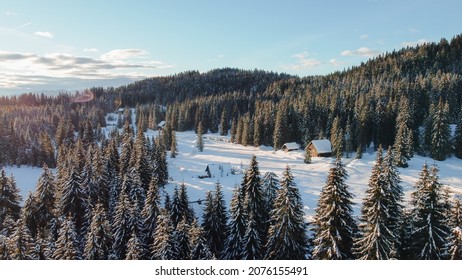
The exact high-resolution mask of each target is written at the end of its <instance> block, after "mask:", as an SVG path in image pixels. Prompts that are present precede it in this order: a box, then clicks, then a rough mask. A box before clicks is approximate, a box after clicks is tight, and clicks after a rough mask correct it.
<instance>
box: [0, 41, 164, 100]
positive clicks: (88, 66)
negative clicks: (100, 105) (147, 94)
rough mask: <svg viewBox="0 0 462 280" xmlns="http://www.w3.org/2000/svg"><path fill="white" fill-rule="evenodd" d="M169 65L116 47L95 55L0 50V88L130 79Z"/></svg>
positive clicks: (147, 53) (136, 51)
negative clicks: (41, 53)
mask: <svg viewBox="0 0 462 280" xmlns="http://www.w3.org/2000/svg"><path fill="white" fill-rule="evenodd" d="M171 67H172V66H171V65H169V64H167V63H165V62H163V61H159V60H149V52H147V51H145V50H140V49H118V50H112V51H109V52H107V53H104V54H102V55H101V56H99V57H96V58H95V57H83V56H75V55H72V54H66V53H50V54H44V55H38V54H33V53H20V52H10V51H1V50H0V72H1V73H2V74H3V75H2V77H0V93H1V89H18V90H20V89H28V88H30V87H36V86H43V88H48V87H53V86H54V85H55V84H78V83H80V84H82V83H87V84H88V83H89V81H93V82H95V83H96V82H98V85H104V84H107V83H104V81H108V80H120V81H122V80H123V81H126V82H129V81H133V80H137V79H141V78H146V77H148V76H152V75H153V71H154V70H155V69H164V68H171Z"/></svg>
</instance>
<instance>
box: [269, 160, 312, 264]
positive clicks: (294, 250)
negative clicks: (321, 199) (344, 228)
mask: <svg viewBox="0 0 462 280" xmlns="http://www.w3.org/2000/svg"><path fill="white" fill-rule="evenodd" d="M307 247H308V237H307V235H306V222H305V218H304V212H303V204H302V200H301V196H300V192H299V190H298V188H297V186H296V185H295V183H294V177H293V176H292V173H291V172H290V168H289V166H287V167H286V169H285V171H284V174H283V177H282V180H281V188H280V189H279V190H278V193H277V197H276V198H275V200H274V208H273V210H272V211H271V226H270V228H269V233H268V243H267V244H266V257H265V258H266V259H278V260H303V259H306V254H307Z"/></svg>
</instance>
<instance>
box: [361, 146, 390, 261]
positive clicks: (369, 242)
mask: <svg viewBox="0 0 462 280" xmlns="http://www.w3.org/2000/svg"><path fill="white" fill-rule="evenodd" d="M383 169H384V166H383V157H382V147H381V146H380V147H379V149H378V151H377V157H376V161H375V164H374V166H373V167H372V173H371V176H370V178H369V183H368V188H367V190H366V197H365V198H364V200H363V204H362V208H361V219H360V220H361V223H360V224H359V228H360V233H361V237H360V238H358V239H357V240H356V242H355V249H356V255H357V257H358V258H359V259H363V260H386V259H390V257H391V255H392V250H393V240H394V239H395V238H396V236H395V232H394V231H393V230H392V229H391V228H389V225H390V223H389V218H390V216H389V215H390V214H391V213H389V212H390V209H389V208H390V204H391V203H390V200H389V198H390V196H389V193H390V190H389V184H388V182H387V181H386V178H385V176H384V170H383Z"/></svg>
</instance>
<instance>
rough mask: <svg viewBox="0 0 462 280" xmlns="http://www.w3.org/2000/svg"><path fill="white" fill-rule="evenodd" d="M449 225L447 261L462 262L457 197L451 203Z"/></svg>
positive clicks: (461, 225) (460, 206)
mask: <svg viewBox="0 0 462 280" xmlns="http://www.w3.org/2000/svg"><path fill="white" fill-rule="evenodd" d="M449 225H450V229H451V235H450V237H449V244H448V247H449V259H451V260H462V201H461V200H460V198H459V197H456V198H455V200H454V202H453V203H452V207H451V214H450V219H449Z"/></svg>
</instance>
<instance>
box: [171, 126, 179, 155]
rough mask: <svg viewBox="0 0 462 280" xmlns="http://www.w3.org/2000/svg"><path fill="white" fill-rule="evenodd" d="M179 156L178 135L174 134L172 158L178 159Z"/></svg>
mask: <svg viewBox="0 0 462 280" xmlns="http://www.w3.org/2000/svg"><path fill="white" fill-rule="evenodd" d="M177 154H178V144H177V143H176V133H175V131H173V132H172V145H171V146H170V157H171V158H176V156H177Z"/></svg>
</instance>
